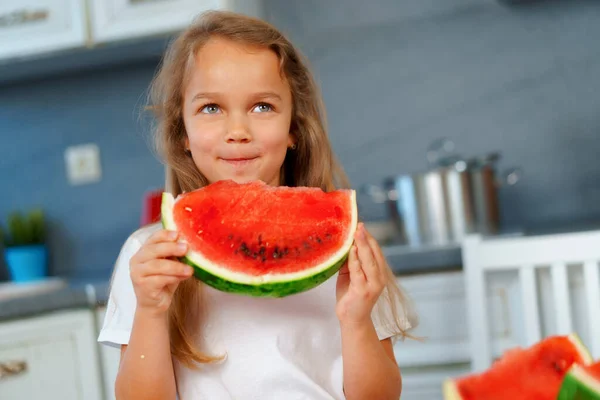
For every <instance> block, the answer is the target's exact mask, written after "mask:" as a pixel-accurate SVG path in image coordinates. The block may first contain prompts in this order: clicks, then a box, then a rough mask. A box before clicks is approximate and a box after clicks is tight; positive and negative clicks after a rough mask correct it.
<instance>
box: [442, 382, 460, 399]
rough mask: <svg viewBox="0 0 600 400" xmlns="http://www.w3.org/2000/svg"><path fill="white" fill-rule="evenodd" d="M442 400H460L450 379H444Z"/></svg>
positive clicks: (456, 389)
mask: <svg viewBox="0 0 600 400" xmlns="http://www.w3.org/2000/svg"><path fill="white" fill-rule="evenodd" d="M443 391H444V400H462V397H461V395H460V393H458V388H457V387H456V384H455V383H454V381H453V380H452V379H449V378H448V379H446V380H445V381H444V390H443Z"/></svg>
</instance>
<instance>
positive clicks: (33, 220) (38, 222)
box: [0, 209, 48, 282]
mask: <svg viewBox="0 0 600 400" xmlns="http://www.w3.org/2000/svg"><path fill="white" fill-rule="evenodd" d="M7 231H8V234H5V233H4V232H2V230H1V229H0V240H3V241H4V247H5V250H4V253H5V256H6V263H7V266H8V272H9V274H10V277H11V279H12V281H14V282H29V281H34V280H38V279H42V278H44V277H45V276H46V273H47V262H48V252H47V248H46V243H45V242H46V226H45V219H44V213H43V211H42V210H40V209H35V210H32V211H30V212H29V213H28V214H26V215H23V214H22V213H20V212H18V211H15V212H13V213H11V214H10V215H9V217H8V223H7Z"/></svg>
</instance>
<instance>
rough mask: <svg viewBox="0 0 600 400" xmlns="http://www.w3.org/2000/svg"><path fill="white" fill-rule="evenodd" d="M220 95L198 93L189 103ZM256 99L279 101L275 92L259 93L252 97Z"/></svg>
mask: <svg viewBox="0 0 600 400" xmlns="http://www.w3.org/2000/svg"><path fill="white" fill-rule="evenodd" d="M219 95H220V93H217V92H200V93H196V94H195V95H194V97H192V100H191V103H193V102H195V101H197V100H201V99H211V98H215V97H219ZM253 97H254V98H256V99H276V100H279V101H281V96H280V95H278V94H277V93H275V92H259V93H255V94H254V95H253Z"/></svg>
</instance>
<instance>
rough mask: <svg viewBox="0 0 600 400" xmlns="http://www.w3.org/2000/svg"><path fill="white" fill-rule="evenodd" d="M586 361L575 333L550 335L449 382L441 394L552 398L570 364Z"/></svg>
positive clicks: (473, 398) (467, 399) (474, 399)
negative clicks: (478, 372) (482, 370)
mask: <svg viewBox="0 0 600 400" xmlns="http://www.w3.org/2000/svg"><path fill="white" fill-rule="evenodd" d="M589 362H590V356H589V353H588V352H587V350H586V349H585V347H583V345H582V344H581V342H580V341H579V339H578V338H577V337H576V336H575V335H569V336H551V337H548V338H546V339H544V340H542V341H540V342H538V343H537V344H535V345H533V346H531V347H529V348H526V349H522V348H516V349H511V350H509V351H507V352H506V353H505V354H504V355H503V356H502V357H501V358H500V359H499V360H498V361H496V362H495V363H494V364H492V366H491V367H490V368H489V369H488V370H487V371H484V372H482V373H480V374H474V375H468V376H465V377H462V378H459V379H455V380H454V381H450V382H449V383H447V385H446V387H445V391H444V394H445V398H446V399H456V400H458V399H462V400H481V399H485V400H504V399H511V400H555V399H556V396H557V395H558V392H559V389H560V386H561V383H562V380H563V378H564V376H565V375H566V373H567V371H568V370H569V368H570V367H571V365H573V364H574V363H578V364H588V363H589ZM453 391H454V393H452V392H453Z"/></svg>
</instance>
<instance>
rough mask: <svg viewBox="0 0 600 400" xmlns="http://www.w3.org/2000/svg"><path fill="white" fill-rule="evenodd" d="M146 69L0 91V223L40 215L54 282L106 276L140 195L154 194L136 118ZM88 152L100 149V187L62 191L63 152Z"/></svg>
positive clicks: (153, 173)
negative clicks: (80, 148)
mask: <svg viewBox="0 0 600 400" xmlns="http://www.w3.org/2000/svg"><path fill="white" fill-rule="evenodd" d="M154 68H155V65H154V64H153V63H151V62H146V63H143V64H137V65H129V66H126V67H119V68H118V69H106V70H96V71H88V72H85V73H80V74H72V75H71V74H70V75H69V76H62V77H52V78H47V79H44V80H39V81H30V82H24V83H19V84H15V85H13V86H3V87H1V88H0V183H1V185H2V188H1V189H0V192H1V193H2V195H1V196H0V223H2V225H3V226H4V225H5V224H4V222H5V217H6V215H7V214H8V213H9V212H11V211H13V210H25V211H27V210H28V209H29V208H30V207H33V206H38V205H40V206H42V207H44V209H45V210H46V212H47V214H48V218H49V220H50V221H49V222H50V236H49V244H50V252H51V265H50V268H51V271H50V272H51V274H53V275H55V274H92V273H96V274H98V275H106V274H107V271H109V270H110V269H112V267H113V263H114V260H115V258H116V256H117V253H118V251H119V248H120V246H121V244H122V243H123V241H124V240H125V238H126V237H127V235H128V234H129V233H131V232H132V231H133V230H135V229H136V228H137V227H138V226H139V221H140V206H141V204H142V195H143V193H144V192H145V191H146V190H148V189H153V188H156V187H160V186H161V185H162V177H163V168H162V165H161V164H160V163H159V162H158V161H157V159H156V158H155V157H154V155H153V153H152V152H151V146H150V140H149V135H148V134H147V130H146V129H144V127H145V124H144V119H142V117H141V116H140V109H139V108H140V107H141V106H143V105H144V101H145V90H146V87H147V86H148V83H149V81H150V79H151V78H152V75H153V73H154ZM146 122H147V121H146ZM89 142H94V143H97V144H98V146H99V147H100V157H101V163H102V173H103V179H102V180H101V181H100V182H99V183H94V184H90V185H83V186H70V185H69V184H68V182H67V177H66V170H65V164H64V150H65V148H67V147H68V146H71V145H76V144H83V143H89ZM0 276H1V274H0Z"/></svg>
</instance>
